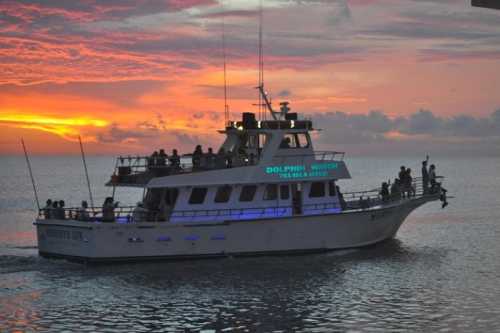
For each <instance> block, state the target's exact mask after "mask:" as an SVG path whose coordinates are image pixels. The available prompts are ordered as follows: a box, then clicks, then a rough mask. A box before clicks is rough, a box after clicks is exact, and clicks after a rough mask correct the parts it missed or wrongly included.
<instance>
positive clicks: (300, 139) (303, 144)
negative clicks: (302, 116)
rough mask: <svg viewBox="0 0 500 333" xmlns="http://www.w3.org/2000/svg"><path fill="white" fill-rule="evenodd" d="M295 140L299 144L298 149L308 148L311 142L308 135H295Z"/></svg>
mask: <svg viewBox="0 0 500 333" xmlns="http://www.w3.org/2000/svg"><path fill="white" fill-rule="evenodd" d="M295 140H296V142H297V148H308V147H309V140H308V139H307V135H306V133H297V134H295Z"/></svg>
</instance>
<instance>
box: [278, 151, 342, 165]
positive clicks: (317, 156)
mask: <svg viewBox="0 0 500 333" xmlns="http://www.w3.org/2000/svg"><path fill="white" fill-rule="evenodd" d="M344 156H345V153H344V152H339V151H315V152H312V153H303V154H287V155H279V154H278V155H276V156H274V157H273V159H275V160H276V159H278V160H281V161H282V162H286V161H287V160H295V161H296V160H301V161H302V162H305V161H306V160H314V161H316V162H329V161H343V160H344Z"/></svg>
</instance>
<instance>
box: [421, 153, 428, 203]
mask: <svg viewBox="0 0 500 333" xmlns="http://www.w3.org/2000/svg"><path fill="white" fill-rule="evenodd" d="M428 161H429V155H427V158H426V160H425V161H422V187H423V191H424V194H428V193H429V172H428V171H427V163H428Z"/></svg>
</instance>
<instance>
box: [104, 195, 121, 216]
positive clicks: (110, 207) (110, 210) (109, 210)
mask: <svg viewBox="0 0 500 333" xmlns="http://www.w3.org/2000/svg"><path fill="white" fill-rule="evenodd" d="M116 207H118V202H116V203H115V202H113V198H112V197H107V198H106V199H105V200H104V203H103V205H102V221H103V222H114V221H115V208H116Z"/></svg>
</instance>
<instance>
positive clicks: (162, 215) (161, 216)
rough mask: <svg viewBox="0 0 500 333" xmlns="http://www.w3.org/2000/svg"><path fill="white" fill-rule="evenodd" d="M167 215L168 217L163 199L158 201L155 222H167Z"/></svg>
mask: <svg viewBox="0 0 500 333" xmlns="http://www.w3.org/2000/svg"><path fill="white" fill-rule="evenodd" d="M167 215H168V205H167V203H166V202H165V200H164V199H162V200H161V201H160V204H159V205H158V214H156V221H157V222H164V221H166V220H167Z"/></svg>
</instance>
